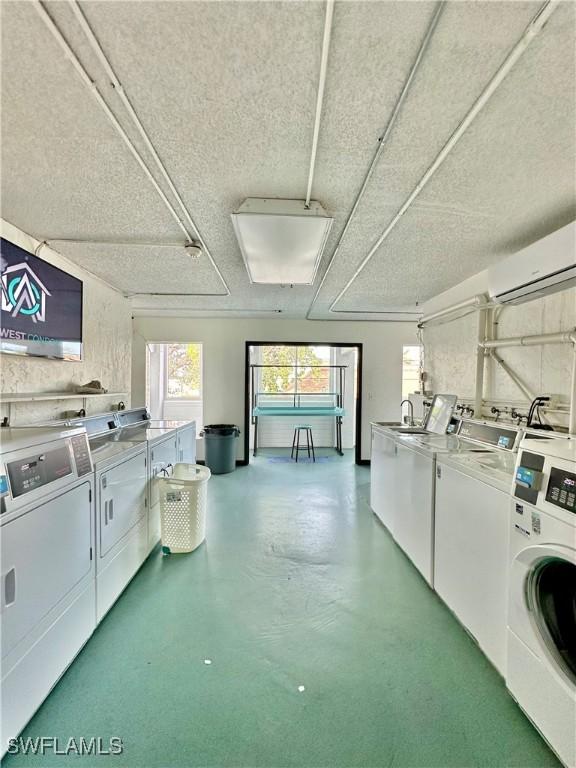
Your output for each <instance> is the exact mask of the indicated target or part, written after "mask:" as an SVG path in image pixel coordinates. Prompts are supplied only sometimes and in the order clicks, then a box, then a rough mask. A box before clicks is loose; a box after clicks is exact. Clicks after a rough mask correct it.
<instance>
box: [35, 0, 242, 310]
mask: <svg viewBox="0 0 576 768" xmlns="http://www.w3.org/2000/svg"><path fill="white" fill-rule="evenodd" d="M34 7H35V9H36V10H37V12H38V14H39V15H40V17H41V19H42V20H43V22H44V24H45V25H46V27H47V28H48V30H49V31H50V32H51V34H52V35H53V37H54V38H55V40H56V41H57V43H58V44H59V46H60V47H61V48H62V50H63V52H64V54H65V56H66V58H67V59H68V60H69V61H70V62H71V64H72V66H73V67H74V70H75V71H76V73H77V74H78V75H79V76H80V79H81V80H82V82H83V83H84V84H85V85H86V86H87V87H88V88H89V90H90V92H91V93H92V95H93V96H94V98H95V99H96V102H97V103H98V105H99V106H100V107H101V109H102V110H103V111H104V113H105V114H106V116H107V118H108V119H109V121H110V122H111V124H112V125H113V127H114V128H115V130H116V132H117V133H118V134H119V136H120V137H121V139H122V141H123V142H124V144H125V145H126V147H127V148H128V149H129V151H130V153H131V154H132V155H133V157H134V158H135V160H136V162H137V163H138V165H139V166H140V168H141V169H142V170H143V171H144V173H145V175H146V177H147V178H148V179H149V181H150V182H151V183H152V185H153V186H154V189H155V190H156V192H157V193H158V195H159V196H160V198H161V199H162V201H163V203H164V204H165V205H166V207H167V208H168V210H169V211H170V213H171V215H172V217H173V218H174V220H175V221H176V223H177V224H178V226H179V228H180V229H181V230H182V232H183V233H184V234H185V236H186V240H187V242H190V243H192V242H193V241H194V236H193V235H192V234H191V233H190V231H189V230H188V228H187V227H186V225H185V224H184V222H183V221H182V220H181V218H180V215H179V214H178V212H177V211H176V209H175V208H174V206H173V204H172V203H171V202H170V200H169V199H168V197H167V195H166V193H165V192H164V191H163V190H162V188H161V187H160V185H159V184H158V182H157V180H156V179H155V177H154V175H153V174H152V172H151V171H150V169H149V168H148V166H147V164H146V162H145V160H144V159H143V157H142V156H141V154H140V152H139V151H138V150H137V148H136V147H135V146H134V144H133V143H132V141H131V139H130V137H129V136H128V134H127V133H126V131H125V130H124V128H123V127H122V125H121V124H120V122H119V120H118V118H117V117H116V115H115V114H114V112H113V111H112V110H111V109H110V107H109V106H108V104H107V102H106V100H105V99H104V97H103V96H102V94H101V93H100V90H99V89H98V86H97V85H96V83H95V82H94V81H93V80H92V78H91V77H90V75H89V74H88V73H87V71H86V70H85V69H84V67H83V65H82V63H81V62H80V60H79V59H78V57H77V56H76V54H75V53H74V51H73V50H72V48H71V47H70V45H69V44H68V42H67V40H66V39H65V37H64V35H63V34H62V33H61V31H60V30H59V29H58V27H57V25H56V23H55V22H54V20H53V19H52V17H51V16H50V14H49V13H48V11H47V10H46V9H45V8H44V6H43V4H42V2H40V0H34ZM102 55H103V54H102ZM123 103H124V102H123ZM134 115H135V117H136V119H137V120H138V118H137V116H136V113H134ZM142 130H144V129H142ZM150 145H151V142H150ZM151 146H152V145H151ZM154 153H155V150H153V156H154ZM156 156H157V153H156ZM158 161H159V162H160V163H161V161H160V158H158ZM166 173H167V172H166ZM182 205H183V203H182ZM194 231H195V232H196V233H197V235H198V237H199V239H200V240H201V242H202V244H203V247H204V248H205V244H204V242H203V240H202V239H201V237H200V235H199V233H198V231H197V229H196V227H195V226H194ZM57 239H58V238H51V240H52V242H54V241H55V240H57ZM206 255H207V256H208V259H209V260H210V263H211V264H212V266H213V268H214V269H215V271H216V273H217V275H218V277H219V279H220V281H221V282H222V284H223V286H224V288H225V292H224V293H200V294H186V295H189V296H192V295H198V296H230V289H229V288H228V285H227V283H226V281H225V280H224V277H223V276H222V273H221V272H220V270H219V268H218V266H217V265H216V263H215V262H214V260H213V259H212V256H211V255H210V253H209V251H208V249H207V248H206Z"/></svg>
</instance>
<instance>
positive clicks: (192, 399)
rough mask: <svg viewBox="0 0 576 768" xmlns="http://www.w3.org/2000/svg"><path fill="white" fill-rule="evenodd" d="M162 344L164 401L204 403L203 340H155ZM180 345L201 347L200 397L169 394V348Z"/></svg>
mask: <svg viewBox="0 0 576 768" xmlns="http://www.w3.org/2000/svg"><path fill="white" fill-rule="evenodd" d="M155 343H157V344H161V345H162V348H163V349H162V352H163V355H162V357H163V360H162V368H163V371H162V401H163V402H166V403H202V402H203V400H204V345H203V344H202V342H201V341H165V342H155ZM177 344H178V345H180V346H182V347H188V346H190V345H195V346H198V347H200V394H199V395H198V397H190V396H189V395H187V396H186V397H173V396H171V395H169V394H168V348H169V347H170V346H176V345H177Z"/></svg>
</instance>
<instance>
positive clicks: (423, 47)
mask: <svg viewBox="0 0 576 768" xmlns="http://www.w3.org/2000/svg"><path fill="white" fill-rule="evenodd" d="M444 6H445V0H441V2H439V3H438V4H437V5H436V8H435V10H434V13H433V14H432V18H431V20H430V23H429V25H428V28H427V30H426V34H425V35H424V37H423V38H422V42H421V43H420V47H419V49H418V53H417V54H416V57H415V59H414V61H413V63H412V66H411V67H410V72H409V73H408V77H407V78H406V80H405V82H404V85H403V86H402V90H401V91H400V95H399V96H398V99H397V100H396V103H395V105H394V109H393V110H392V114H391V115H390V119H389V120H388V122H387V124H386V127H385V129H384V132H383V134H382V135H381V136H379V138H378V146H377V148H376V151H375V152H374V155H373V157H372V160H371V162H370V165H369V166H368V170H367V171H366V175H365V176H364V179H363V181H362V185H361V186H360V189H359V190H358V193H357V195H356V198H355V200H354V203H353V205H352V208H351V210H350V213H349V214H348V218H347V219H346V223H345V224H344V228H343V230H342V232H341V233H340V236H339V238H338V240H337V242H336V245H335V246H334V250H333V251H332V256H331V257H330V261H329V262H328V264H327V266H326V269H325V270H324V274H323V275H322V279H321V280H320V284H319V285H318V288H317V289H316V291H315V292H314V296H313V297H312V301H311V302H310V306H309V307H308V311H307V313H306V319H307V320H312V319H313V318H311V317H310V314H311V312H312V308H313V306H314V304H315V303H316V300H317V298H318V296H319V294H320V291H321V290H322V286H323V285H324V282H325V280H326V278H327V277H328V274H329V272H330V270H331V268H332V265H333V264H334V260H335V257H336V255H337V254H338V251H339V250H340V246H341V244H342V241H343V240H344V238H345V236H346V233H347V232H348V230H349V228H350V225H351V223H352V220H353V219H354V217H355V216H356V213H357V211H358V208H359V207H360V203H361V201H362V198H363V197H364V193H365V192H366V189H367V188H368V184H369V182H370V179H371V178H372V175H373V173H374V170H375V168H376V166H377V165H378V161H379V160H380V156H381V155H382V152H383V151H384V147H385V146H386V143H387V140H388V138H389V136H390V134H391V133H392V129H393V128H394V125H395V124H396V120H397V119H398V115H399V114H400V111H401V109H402V106H403V104H404V102H405V101H406V97H407V96H408V92H409V90H410V86H411V85H412V83H413V81H414V78H415V77H416V73H417V72H418V69H419V68H420V64H421V63H422V59H423V58H424V54H425V53H426V51H427V49H428V46H429V44H430V40H431V39H432V36H433V34H434V31H435V29H436V26H437V24H438V22H439V20H440V16H441V15H442V11H443V10H444ZM342 311H346V310H342ZM351 311H352V312H354V313H355V312H356V310H351ZM361 311H362V310H358V312H361ZM371 314H376V313H371ZM385 314H388V313H385Z"/></svg>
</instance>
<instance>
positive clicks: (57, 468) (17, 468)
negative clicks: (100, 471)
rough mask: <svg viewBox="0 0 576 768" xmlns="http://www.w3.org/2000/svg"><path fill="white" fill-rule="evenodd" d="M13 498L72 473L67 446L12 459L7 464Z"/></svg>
mask: <svg viewBox="0 0 576 768" xmlns="http://www.w3.org/2000/svg"><path fill="white" fill-rule="evenodd" d="M6 469H7V470H8V478H9V480H10V491H11V493H12V498H13V499H15V498H16V497H17V496H23V495H24V494H25V493H30V491H35V490H36V489H37V488H41V487H42V486H43V485H47V484H48V483H52V482H54V481H55V480H60V478H61V477H66V475H70V474H72V460H71V458H70V451H69V450H68V448H67V447H62V448H54V449H53V450H51V451H46V453H40V454H35V455H34V456H28V457H26V458H25V459H20V460H18V461H11V462H10V463H9V464H7V465H6Z"/></svg>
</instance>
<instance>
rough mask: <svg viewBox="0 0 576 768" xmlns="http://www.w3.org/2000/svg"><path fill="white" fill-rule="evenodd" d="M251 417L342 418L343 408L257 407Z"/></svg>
mask: <svg viewBox="0 0 576 768" xmlns="http://www.w3.org/2000/svg"><path fill="white" fill-rule="evenodd" d="M252 415H253V416H332V417H334V416H344V415H345V411H344V408H336V407H334V406H328V407H325V408H322V407H321V406H302V407H301V408H297V407H296V408H295V407H294V406H289V405H285V406H272V407H270V408H266V407H261V406H258V407H256V408H254V409H253V411H252Z"/></svg>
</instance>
